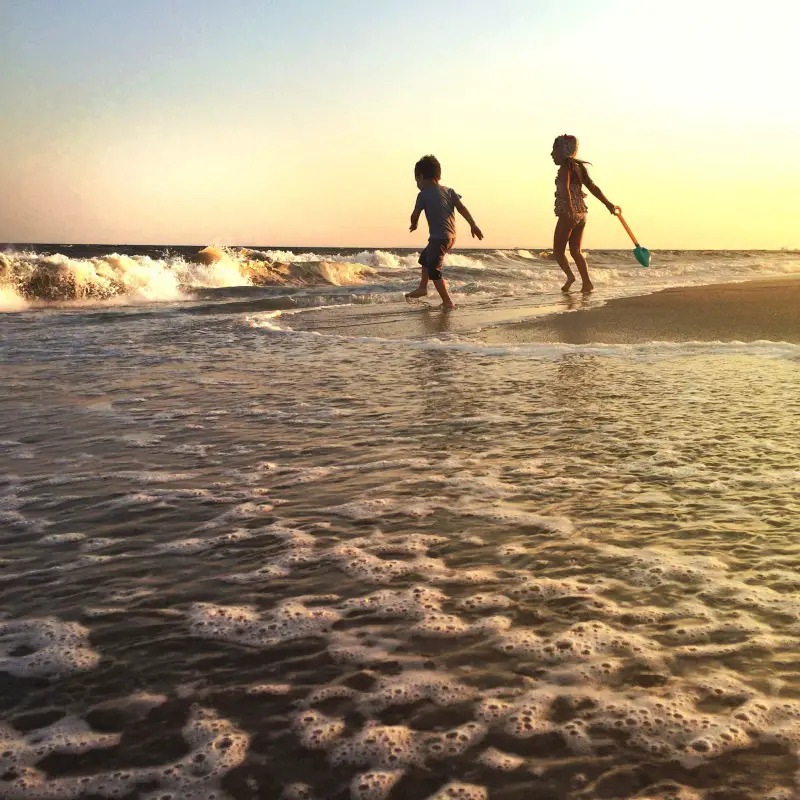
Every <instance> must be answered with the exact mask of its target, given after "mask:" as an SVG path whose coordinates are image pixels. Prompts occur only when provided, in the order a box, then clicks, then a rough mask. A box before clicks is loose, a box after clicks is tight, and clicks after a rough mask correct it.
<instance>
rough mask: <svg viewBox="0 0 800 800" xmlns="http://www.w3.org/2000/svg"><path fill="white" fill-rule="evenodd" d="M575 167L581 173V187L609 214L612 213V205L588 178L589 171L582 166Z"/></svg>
mask: <svg viewBox="0 0 800 800" xmlns="http://www.w3.org/2000/svg"><path fill="white" fill-rule="evenodd" d="M575 166H576V167H577V169H579V170H580V171H581V177H582V180H583V185H584V186H585V187H586V188H587V189H588V190H589V191H590V192H591V193H592V194H593V195H594V196H595V197H596V198H597V199H598V200H599V201H600V202H601V203H602V204H603V205H604V206H605V207H606V208H607V209H608V210H609V212H610V213H611V214H613V213H614V204H613V203H612V202H611V201H610V200H608V199H607V198H606V196H605V195H604V194H603V193H602V192H601V191H600V187H599V186H597V184H595V182H594V181H593V180H592V179H591V178H590V177H589V171H588V170H587V169H586V167H585V166H584V165H583V164H578V163H576V164H575Z"/></svg>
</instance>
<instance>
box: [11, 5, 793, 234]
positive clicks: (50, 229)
mask: <svg viewBox="0 0 800 800" xmlns="http://www.w3.org/2000/svg"><path fill="white" fill-rule="evenodd" d="M739 7H740V4H737V3H731V2H717V1H716V0H694V2H687V0H671V2H661V3H645V2H641V0H635V1H634V0H571V2H563V0H557V1H553V2H551V1H550V0H519V1H517V0H492V2H491V3H490V2H477V0H437V2H436V3H432V2H430V0H402V1H398V2H395V0H274V1H273V2H269V0H226V2H219V0H0V76H2V78H0V108H1V109H2V115H0V242H9V243H23V242H52V243H70V242H71V243H75V242H96V243H116V244H122V243H131V244H133V243H141V244H145V243H151V244H198V245H206V244H221V245H233V244H241V245H264V246H280V245H284V246H292V245H294V246H303V247H305V246H309V247H312V246H315V245H316V246H322V245H329V246H342V247H346V246H354V247H360V246H363V247H379V246H384V247H402V246H406V247H419V246H420V245H421V244H422V243H423V242H424V239H425V236H426V230H425V226H424V225H420V229H419V230H417V231H416V232H415V233H413V234H412V233H409V232H408V217H409V215H410V212H411V210H412V208H413V205H414V200H415V196H416V191H417V190H416V187H415V184H414V179H413V165H414V163H415V162H416V160H417V159H418V158H419V157H420V156H422V155H424V154H426V153H434V154H435V155H436V156H437V157H438V158H439V160H440V161H441V163H442V183H443V184H445V185H448V186H453V187H454V188H455V189H456V190H457V191H458V192H459V193H460V194H461V195H462V196H463V201H464V203H465V204H466V205H467V206H468V208H469V209H470V211H471V212H472V214H473V216H474V217H475V218H476V220H477V222H478V224H479V225H480V226H481V228H482V229H483V232H484V234H485V237H486V238H485V239H484V242H483V243H482V244H481V246H488V247H532V248H534V247H547V246H549V245H550V244H551V242H552V232H553V227H554V223H555V217H554V216H553V191H554V184H553V181H554V178H555V169H556V168H555V166H554V164H553V162H552V160H551V159H550V150H551V147H552V142H553V138H554V137H555V136H556V135H558V134H561V133H572V134H575V135H577V136H578V137H579V139H580V142H581V148H580V153H579V156H580V157H582V158H584V159H586V160H588V161H590V162H591V166H590V167H589V170H590V174H591V175H592V178H593V180H594V181H595V182H596V183H597V185H598V186H600V188H601V189H602V190H603V192H604V193H605V194H606V196H607V197H608V198H609V199H610V200H611V201H612V202H614V203H616V204H618V205H619V206H621V207H622V209H623V212H624V214H625V218H626V219H627V221H628V223H629V225H630V226H631V228H632V229H633V230H634V232H635V233H636V234H637V236H638V237H639V239H640V241H641V243H642V244H644V245H646V246H648V247H650V248H651V249H665V248H674V249H684V248H689V249H705V248H708V249H747V248H753V249H756V248H765V249H777V248H781V247H789V248H800V225H798V220H800V190H799V189H798V184H799V183H800V181H799V180H798V179H800V159H799V158H798V157H797V155H796V153H795V152H793V149H794V147H795V146H796V144H797V142H799V141H800V102H798V99H797V98H798V91H797V85H796V84H797V76H798V74H800V69H798V66H797V61H796V55H795V53H796V42H795V37H796V35H797V30H798V29H800V4H797V3H796V2H794V0H793V1H792V2H788V1H787V2H781V1H779V0H761V2H759V3H748V4H747V5H746V6H742V10H736V9H738V8H739ZM588 205H589V209H590V214H589V224H588V226H587V231H586V235H585V239H584V245H585V246H586V247H587V248H592V247H594V248H604V247H612V248H613V247H628V246H629V244H630V242H629V240H628V238H627V236H626V234H625V232H624V230H623V229H622V227H621V225H620V224H619V222H618V221H617V220H616V219H614V218H613V217H612V216H611V215H610V214H609V213H608V212H607V211H606V210H605V208H604V207H603V206H602V205H601V204H600V203H599V202H598V201H596V200H595V199H594V198H592V197H589V198H588ZM423 222H424V221H423ZM472 245H475V246H477V245H478V242H477V240H471V239H470V237H469V228H468V226H467V225H466V224H465V223H464V221H463V220H461V221H460V224H459V241H458V245H457V246H459V247H466V246H472Z"/></svg>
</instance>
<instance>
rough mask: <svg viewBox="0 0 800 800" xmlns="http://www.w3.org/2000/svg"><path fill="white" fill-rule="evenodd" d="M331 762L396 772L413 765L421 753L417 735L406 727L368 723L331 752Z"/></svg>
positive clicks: (421, 756)
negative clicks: (381, 768) (361, 765)
mask: <svg viewBox="0 0 800 800" xmlns="http://www.w3.org/2000/svg"><path fill="white" fill-rule="evenodd" d="M330 760H331V763H333V764H334V765H338V764H355V765H360V764H366V765H369V766H372V767H383V768H385V769H389V770H395V769H398V768H400V767H403V766H406V765H411V764H416V765H419V766H421V765H422V763H423V754H422V751H421V749H420V745H419V742H418V739H417V736H416V734H415V733H414V731H412V730H411V729H410V728H407V727H406V726H405V725H375V724H372V725H370V724H368V725H366V726H365V727H364V728H362V729H361V730H360V731H359V732H358V733H356V734H355V735H354V736H353V737H352V738H350V739H348V740H347V741H345V742H342V743H341V744H339V745H337V746H336V747H334V748H333V750H331V751H330Z"/></svg>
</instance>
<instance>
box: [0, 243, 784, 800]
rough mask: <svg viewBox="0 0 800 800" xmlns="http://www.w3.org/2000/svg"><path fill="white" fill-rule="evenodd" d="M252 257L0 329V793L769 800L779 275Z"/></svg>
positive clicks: (163, 259)
mask: <svg viewBox="0 0 800 800" xmlns="http://www.w3.org/2000/svg"><path fill="white" fill-rule="evenodd" d="M264 253H265V254H264V255H263V256H261V257H263V258H271V259H273V260H274V261H276V262H277V261H280V262H281V263H288V264H289V265H290V266H289V267H287V268H282V269H283V273H284V274H288V275H289V277H290V279H291V280H292V281H295V282H294V283H290V282H287V283H286V284H285V285H281V286H272V287H256V286H253V285H248V284H247V283H246V281H245V279H244V278H243V277H242V276H241V273H240V274H239V277H238V278H235V281H242V282H241V283H236V282H235V283H233V284H231V283H230V278H229V277H228V278H227V280H228V281H229V283H228V285H225V284H224V281H225V280H226V277H225V276H230V275H234V276H235V275H236V272H235V271H236V270H239V269H241V270H244V269H245V266H247V265H245V266H241V264H240V262H237V261H235V260H234V259H233V258H232V259H231V260H230V261H229V262H228V263H226V264H223V265H221V266H219V267H218V268H216V271H214V269H209V268H206V267H202V268H201V267H198V266H197V265H196V264H194V263H193V262H191V261H190V259H189V257H188V256H187V257H185V258H184V257H183V256H181V255H180V253H179V254H178V255H175V253H171V254H169V255H164V254H163V253H159V252H155V251H154V250H150V251H148V252H138V251H133V250H131V251H130V252H127V253H126V252H122V253H113V254H112V253H102V252H101V253H97V252H95V251H88V249H87V251H86V252H75V251H72V252H67V253H64V252H60V254H59V258H58V259H57V260H58V263H59V264H60V265H66V268H68V269H69V268H72V269H74V272H75V274H76V275H77V274H80V275H81V276H87V275H89V276H91V275H92V274H96V275H97V276H98V277H97V278H96V279H94V278H91V280H90V279H88V278H85V277H84V278H83V279H84V280H86V282H87V283H86V285H88V286H97V287H100V286H102V287H106V288H105V289H104V290H105V291H108V289H107V287H108V286H110V285H118V286H122V287H128V288H124V289H123V290H122V291H120V292H118V293H117V294H116V295H111V296H106V297H103V298H99V299H91V298H90V299H89V300H84V301H81V302H73V303H63V302H49V301H43V300H41V299H37V298H33V299H32V298H30V297H23V296H22V295H19V294H17V295H16V296H17V297H19V298H20V300H21V302H23V303H24V304H25V306H24V308H23V310H21V311H16V312H12V313H5V314H0V334H1V335H0V356H1V357H2V358H1V359H0V377H2V380H3V384H4V386H5V387H6V392H5V393H4V396H3V400H2V406H0V453H2V464H3V468H2V472H1V473H0V526H1V527H0V537H2V538H0V543H1V544H2V552H1V553H0V592H2V597H3V609H2V617H0V714H2V717H3V720H4V722H5V725H4V726H0V766H2V770H0V796H2V797H3V798H9V800H15V799H16V798H36V797H48V798H92V800H94V798H96V797H125V798H129V797H130V798H147V800H155V798H162V797H174V798H178V797H180V798H190V797H198V798H199V797H202V798H211V797H215V798H236V799H237V800H238V799H239V798H241V799H242V800H245V799H247V798H254V797H275V798H318V800H324V798H337V799H338V798H341V800H346V798H358V799H359V800H368V799H369V800H377V799H378V798H390V799H391V798H394V797H403V798H406V797H407V798H431V797H435V798H447V797H461V798H469V799H470V800H471V799H472V798H475V800H482V799H483V798H487V797H488V798H501V799H504V800H510V798H516V797H522V796H524V797H541V798H548V799H549V800H557V799H558V798H565V797H570V798H581V799H585V800H589V798H592V799H594V798H609V797H614V798H631V799H633V798H643V797H648V798H660V799H661V800H667V798H677V797H680V798H684V799H685V800H689V798H691V800H698V799H702V800H717V798H722V797H731V798H733V797H737V798H744V797H759V798H762V797H763V798H766V797H775V798H786V799H787V800H788V798H791V797H792V796H794V794H793V793H795V792H796V790H797V787H798V786H800V775H799V774H798V770H797V757H796V742H797V741H798V737H800V723H798V720H800V700H798V697H800V669H799V668H798V665H797V660H796V652H797V648H798V645H800V631H798V628H797V616H798V613H800V582H798V578H797V575H798V568H800V548H799V547H798V545H797V533H798V524H797V520H798V519H799V518H800V497H799V496H798V493H797V488H796V487H797V485H798V480H799V479H800V473H799V472H798V463H800V438H799V437H798V435H797V426H796V420H797V417H798V413H800V393H798V391H797V387H798V379H799V378H800V341H798V331H797V326H796V324H795V325H794V326H793V311H794V309H796V308H797V304H796V299H797V296H798V286H799V285H800V282H798V278H797V275H800V263H798V262H797V257H796V256H794V255H792V254H781V253H774V254H772V253H759V254H752V253H711V254H696V253H672V254H664V255H663V256H660V255H659V254H654V263H653V269H652V270H651V271H650V272H646V271H644V270H641V269H639V268H637V267H636V266H635V265H631V264H630V263H629V261H630V255H629V254H627V253H619V252H615V253H607V254H597V255H596V256H595V258H594V261H593V264H594V267H593V272H592V276H593V279H594V280H595V282H596V284H597V286H598V290H597V292H596V293H595V294H594V295H593V296H592V297H590V298H588V299H585V298H582V297H581V296H580V295H579V294H578V293H573V294H571V295H569V296H564V295H562V294H561V293H560V292H559V291H558V285H559V284H558V269H557V267H556V266H555V265H553V264H552V263H551V262H549V261H547V259H546V258H545V257H544V256H541V255H540V254H539V253H535V252H530V251H524V253H521V252H519V251H503V252H500V251H495V252H488V251H487V252H485V253H476V252H462V253H455V254H453V262H452V264H451V266H450V267H449V269H450V272H449V278H450V280H451V281H452V284H453V285H454V287H455V291H454V294H455V296H456V302H457V303H458V305H459V307H458V308H457V309H456V311H455V312H452V313H451V314H443V313H441V312H436V311H434V310H432V309H428V308H424V307H416V308H415V307H412V306H409V305H408V304H407V303H405V302H404V301H403V299H402V295H403V289H404V288H407V285H408V283H409V282H410V280H412V279H413V276H414V270H415V268H414V257H415V254H413V253H405V252H402V251H397V252H393V251H388V250H387V251H370V252H366V253H364V252H361V251H342V252H338V251H337V252H329V251H326V252H325V253H311V252H308V251H301V250H299V249H298V251H297V252H289V251H280V253H278V251H266V250H265V251H264ZM8 258H9V262H10V264H11V269H12V271H15V272H14V274H17V275H29V274H32V273H33V272H35V270H41V269H42V264H43V263H45V262H46V260H47V259H48V258H49V259H53V258H54V257H53V256H51V255H47V254H44V255H41V254H38V255H30V254H21V255H13V256H9V257H8ZM239 258H240V259H252V256H246V255H245V256H239ZM291 258H294V259H296V261H294V262H292V261H291V260H290V259H291ZM26 259H27V260H26ZM37 259H38V260H37ZM170 259H171V260H170ZM793 259H794V260H793ZM48 263H49V262H48ZM293 263H294V264H298V265H300V266H299V267H297V268H296V270H295V272H294V273H293V272H292V269H294V268H292V267H291V265H292V264H293ZM323 264H327V265H338V266H334V267H331V266H322V265H323ZM446 267H447V265H446ZM147 270H150V272H147ZM334 272H336V275H338V276H346V277H347V279H348V280H357V282H356V283H351V284H348V285H335V284H332V283H330V277H331V276H332V275H333V274H334ZM309 275H312V276H317V277H316V278H314V280H311V281H309V279H308V276H309ZM109 276H112V277H111V278H110V277H109ZM148 276H151V277H148ZM325 276H327V277H325ZM354 276H358V277H357V278H356V277H354ZM753 277H755V278H757V279H758V280H756V281H752V280H749V279H751V278H753ZM101 278H102V281H101ZM301 278H302V280H303V281H305V283H301V282H300V281H301ZM709 278H711V279H712V280H710V281H709ZM704 280H705V281H707V282H709V284H710V285H704V284H703V281H704ZM92 281H94V283H93V282H92ZM103 281H104V282H103ZM326 281H327V282H326ZM686 284H694V285H690V286H687V285H686ZM18 285H21V284H18ZM9 291H11V290H9ZM145 291H146V292H150V293H151V299H147V298H145V297H143V294H142V293H143V292H145ZM157 291H161V292H164V294H162V295H159V299H158V300H155V299H152V295H153V294H154V293H156V292H157ZM167 293H169V294H168V296H169V299H167ZM795 322H796V319H795Z"/></svg>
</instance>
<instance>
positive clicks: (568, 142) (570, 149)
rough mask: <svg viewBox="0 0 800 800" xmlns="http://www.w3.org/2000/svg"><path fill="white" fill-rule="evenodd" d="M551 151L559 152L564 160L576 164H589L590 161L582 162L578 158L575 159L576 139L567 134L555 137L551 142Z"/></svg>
mask: <svg viewBox="0 0 800 800" xmlns="http://www.w3.org/2000/svg"><path fill="white" fill-rule="evenodd" d="M553 149H554V150H556V151H558V152H560V153H561V155H563V156H564V159H565V160H566V159H569V160H571V161H574V162H575V163H577V164H591V163H592V162H591V161H582V160H581V159H580V158H575V153H577V152H578V137H577V136H573V135H572V134H569V133H562V134H561V136H556V138H555V141H554V142H553Z"/></svg>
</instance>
